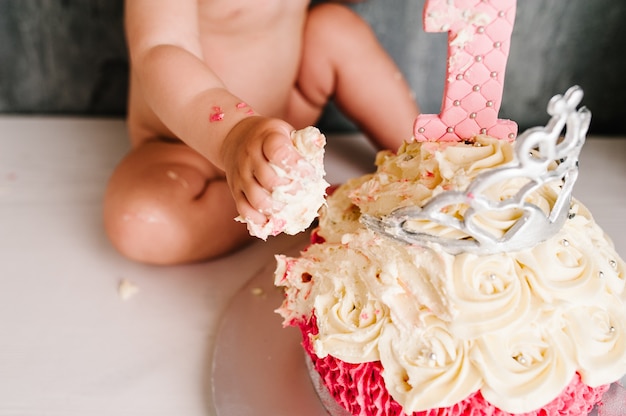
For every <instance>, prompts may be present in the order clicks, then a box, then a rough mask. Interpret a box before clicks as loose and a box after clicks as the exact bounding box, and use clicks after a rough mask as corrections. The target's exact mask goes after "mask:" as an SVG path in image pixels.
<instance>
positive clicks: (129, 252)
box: [104, 140, 250, 264]
mask: <svg viewBox="0 0 626 416" xmlns="http://www.w3.org/2000/svg"><path fill="white" fill-rule="evenodd" d="M236 216H237V212H236V209H235V204H234V202H233V198H232V196H231V194H230V190H229V189H228V186H227V184H226V180H225V179H224V177H223V173H221V172H220V171H219V170H218V169H216V168H215V167H214V166H212V165H211V164H210V163H209V162H207V160H206V159H205V158H203V157H202V156H200V155H199V154H198V153H196V152H195V151H194V150H192V149H191V148H189V147H188V146H186V145H184V144H182V143H177V142H176V143H175V142H164V141H157V140H154V141H148V142H146V143H144V144H142V145H140V146H139V147H137V148H135V149H134V150H133V151H132V152H131V153H130V154H128V156H126V158H125V159H124V160H123V161H122V162H121V163H120V164H119V166H118V167H117V168H116V170H115V172H114V173H113V175H112V177H111V180H110V182H109V185H108V188H107V192H106V195H105V204H104V220H105V227H106V230H107V233H108V235H109V237H110V239H111V241H112V242H113V244H114V246H115V247H116V248H117V249H118V250H119V251H120V252H121V253H122V254H124V255H126V256H127V257H129V258H131V259H134V260H138V261H142V262H146V263H154V264H175V263H183V262H190V261H197V260H203V259H207V258H210V257H215V256H218V255H221V254H224V253H227V252H228V251H231V250H233V249H234V248H236V247H238V246H241V245H242V244H243V243H244V242H246V241H250V237H249V235H248V232H247V230H246V227H245V226H244V225H243V224H239V223H237V222H235V221H234V220H233V218H234V217H236Z"/></svg>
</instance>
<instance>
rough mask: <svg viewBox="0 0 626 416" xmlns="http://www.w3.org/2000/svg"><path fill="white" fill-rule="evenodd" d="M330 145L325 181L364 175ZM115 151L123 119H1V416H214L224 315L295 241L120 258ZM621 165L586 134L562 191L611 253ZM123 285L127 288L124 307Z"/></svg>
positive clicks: (355, 141) (338, 141) (346, 144)
mask: <svg viewBox="0 0 626 416" xmlns="http://www.w3.org/2000/svg"><path fill="white" fill-rule="evenodd" d="M328 141H329V146H328V151H327V171H328V179H329V181H330V182H331V183H338V182H341V181H343V180H345V179H347V178H349V177H352V176H356V175H359V174H361V173H363V172H365V171H367V170H368V169H370V167H371V163H372V160H373V154H374V153H373V150H372V148H371V147H370V146H369V145H368V144H367V143H366V142H365V141H364V139H363V138H362V137H361V136H359V135H344V136H330V137H329V140H328ZM355 146H356V147H355ZM127 149H128V142H127V136H126V131H125V126H124V122H123V121H121V120H115V119H113V120H110V119H79V118H39V117H0V415H1V416H5V415H7V416H8V415H20V416H30V415H33V416H35V415H37V416H41V415H54V416H56V415H63V416H73V415H81V416H83V415H90V416H99V415H107V416H110V415H116V416H117V415H132V416H140V415H150V416H154V415H168V416H170V415H185V416H200V415H202V416H205V415H212V414H214V409H213V403H214V400H213V397H212V394H211V386H210V369H211V357H212V350H213V345H214V342H215V339H216V333H217V329H218V325H219V320H220V317H221V314H222V312H223V311H224V310H225V308H226V306H227V305H228V303H229V301H230V300H231V299H232V298H233V296H234V295H235V294H236V293H237V291H238V290H239V288H241V287H242V286H243V285H244V284H245V283H246V281H248V280H249V279H250V278H251V277H253V276H255V275H256V274H257V273H258V271H259V270H261V269H262V268H263V267H264V266H266V265H267V264H268V263H269V262H272V261H273V254H275V253H279V252H285V251H286V250H288V249H289V248H290V247H292V246H293V245H294V244H301V243H302V241H303V239H305V238H306V236H303V235H301V236H295V237H292V236H279V237H276V238H271V239H270V240H269V241H268V242H267V243H263V242H260V241H259V242H256V243H254V244H252V245H251V246H249V247H247V248H245V249H243V250H241V251H239V252H237V253H235V254H232V255H230V256H228V257H224V258H221V259H218V260H214V261H210V262H205V263H201V264H194V265H188V266H177V267H152V266H146V265H142V264H137V263H134V262H131V261H128V260H126V259H124V258H122V257H121V256H120V255H118V254H117V253H116V252H115V251H114V250H113V249H112V248H111V246H110V245H109V244H108V241H107V239H106V237H105V235H104V232H103V228H102V220H101V200H102V193H103V189H104V186H105V184H106V181H107V178H108V176H109V175H110V173H111V171H112V169H113V168H114V166H115V164H116V163H117V161H118V160H119V159H120V158H121V157H122V156H123V154H124V153H125V151H126V150H127ZM625 162H626V139H617V138H611V139H606V138H590V139H589V140H588V142H587V144H586V145H585V147H584V149H583V153H582V155H581V175H580V178H579V181H578V183H577V185H576V188H575V192H574V194H575V196H576V197H577V198H578V199H580V200H582V202H583V203H585V204H586V205H587V207H589V209H590V210H591V212H592V213H593V214H594V216H595V217H596V220H597V221H598V223H599V224H600V225H601V226H602V227H603V228H604V229H605V230H606V231H607V232H608V233H609V234H610V235H611V236H612V237H613V240H614V242H615V244H616V246H617V250H618V252H619V253H620V254H621V255H622V256H625V255H626V192H624V183H625V182H626V180H625V178H626V163H625ZM121 281H127V282H130V283H131V284H132V285H134V286H136V287H137V288H138V292H137V293H136V294H135V295H134V296H132V297H130V298H129V299H126V300H124V299H123V298H122V296H120V292H119V291H118V285H119V283H120V282H121ZM277 306H278V305H277ZM276 371H280V369H276Z"/></svg>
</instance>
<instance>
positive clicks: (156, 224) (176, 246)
mask: <svg viewBox="0 0 626 416" xmlns="http://www.w3.org/2000/svg"><path fill="white" fill-rule="evenodd" d="M104 225H105V230H106V233H107V235H108V237H109V240H110V241H111V243H112V245H113V246H114V247H115V248H116V249H117V251H119V252H120V253H121V254H122V255H124V256H125V257H127V258H129V259H131V260H135V261H139V262H142V263H151V264H174V263H177V262H180V258H181V256H182V255H183V250H184V249H185V248H184V244H181V242H183V241H184V236H183V230H182V227H180V226H179V225H178V224H177V221H176V218H175V216H174V215H172V213H170V212H168V209H167V206H166V205H164V204H160V203H159V200H158V199H155V198H142V197H141V196H140V195H137V196H135V197H133V195H132V194H130V195H127V196H126V197H125V198H123V199H121V198H120V199H116V198H114V197H112V196H109V195H108V196H107V198H105V204H104Z"/></svg>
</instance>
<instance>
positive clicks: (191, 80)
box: [133, 45, 255, 168]
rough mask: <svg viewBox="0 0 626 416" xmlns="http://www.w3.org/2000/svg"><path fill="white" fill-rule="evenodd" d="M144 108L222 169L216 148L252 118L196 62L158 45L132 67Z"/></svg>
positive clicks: (174, 48) (189, 55)
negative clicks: (145, 102) (153, 113)
mask: <svg viewBox="0 0 626 416" xmlns="http://www.w3.org/2000/svg"><path fill="white" fill-rule="evenodd" d="M133 68H134V69H133V70H134V71H135V72H136V75H137V79H138V82H139V84H140V88H141V90H142V93H143V95H144V97H145V99H146V100H147V102H148V105H149V106H150V107H151V109H152V110H153V111H154V112H155V114H156V115H157V116H158V117H159V119H160V120H161V121H162V122H163V123H164V124H165V125H166V126H167V128H168V129H169V130H170V131H171V132H172V133H173V134H174V135H176V136H177V137H178V138H179V139H181V140H182V141H184V142H185V143H186V144H188V145H189V146H190V147H192V148H194V149H195V150H197V151H198V152H200V153H201V154H202V155H204V156H205V157H206V158H207V159H209V160H210V161H211V162H212V163H214V164H215V165H217V166H218V167H220V168H223V162H222V160H221V146H222V143H223V141H224V139H225V137H226V135H227V134H228V133H229V132H230V131H231V129H232V128H233V127H234V126H235V125H237V123H239V122H240V121H241V120H243V119H245V118H247V117H250V116H251V115H254V114H255V113H254V110H253V109H252V108H250V106H248V105H247V104H246V103H245V102H243V101H242V100H241V99H240V98H238V97H237V96H235V95H233V94H232V93H231V92H229V91H228V90H227V89H226V87H225V86H224V84H223V83H222V81H221V80H220V79H219V78H218V77H217V75H215V73H213V71H212V70H211V69H210V68H209V67H208V66H207V65H206V64H205V63H204V62H203V61H202V60H201V59H199V58H198V57H196V56H195V55H193V54H192V53H190V52H188V51H186V50H184V49H182V48H179V47H177V46H174V45H159V46H156V47H153V48H151V49H149V50H147V51H146V52H145V53H143V54H142V55H140V56H136V57H135V60H134V61H133Z"/></svg>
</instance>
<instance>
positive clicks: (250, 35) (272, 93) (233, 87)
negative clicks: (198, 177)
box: [128, 0, 310, 143]
mask: <svg viewBox="0 0 626 416" xmlns="http://www.w3.org/2000/svg"><path fill="white" fill-rule="evenodd" d="M309 2H310V0H199V1H198V9H199V10H198V14H199V16H198V18H199V23H198V25H199V35H200V43H201V46H202V52H203V59H204V61H205V62H206V63H207V64H208V65H209V66H210V67H211V68H212V69H213V71H214V72H215V73H216V74H217V75H218V76H219V77H220V78H221V80H222V81H223V82H224V84H225V85H226V87H227V88H228V89H229V90H230V91H231V92H232V93H234V94H235V95H237V96H238V97H240V98H241V99H242V100H245V101H246V102H247V103H248V104H250V105H251V106H252V107H253V108H255V109H256V110H257V111H258V112H259V113H261V114H264V115H268V116H275V117H282V116H283V115H284V111H285V106H286V103H287V99H288V96H289V94H290V93H291V91H292V89H293V87H294V83H295V79H296V75H297V71H298V65H299V62H300V55H301V47H302V29H303V25H304V22H305V19H306V11H307V7H308V4H309ZM133 77H134V74H133V72H132V69H131V82H130V89H131V91H130V97H129V103H128V106H129V108H128V123H129V129H130V134H131V139H132V141H133V142H135V143H137V142H139V141H143V140H146V139H147V138H150V137H155V136H166V137H167V136H169V137H172V134H171V133H170V132H169V131H168V130H167V128H166V127H165V126H163V125H162V123H160V122H159V121H158V118H157V117H156V116H155V115H154V114H153V113H152V112H151V111H150V109H149V108H148V106H147V104H146V103H145V102H144V100H143V97H142V96H141V94H140V92H139V91H137V89H135V88H133V85H135V84H136V83H135V82H134V81H133Z"/></svg>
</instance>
